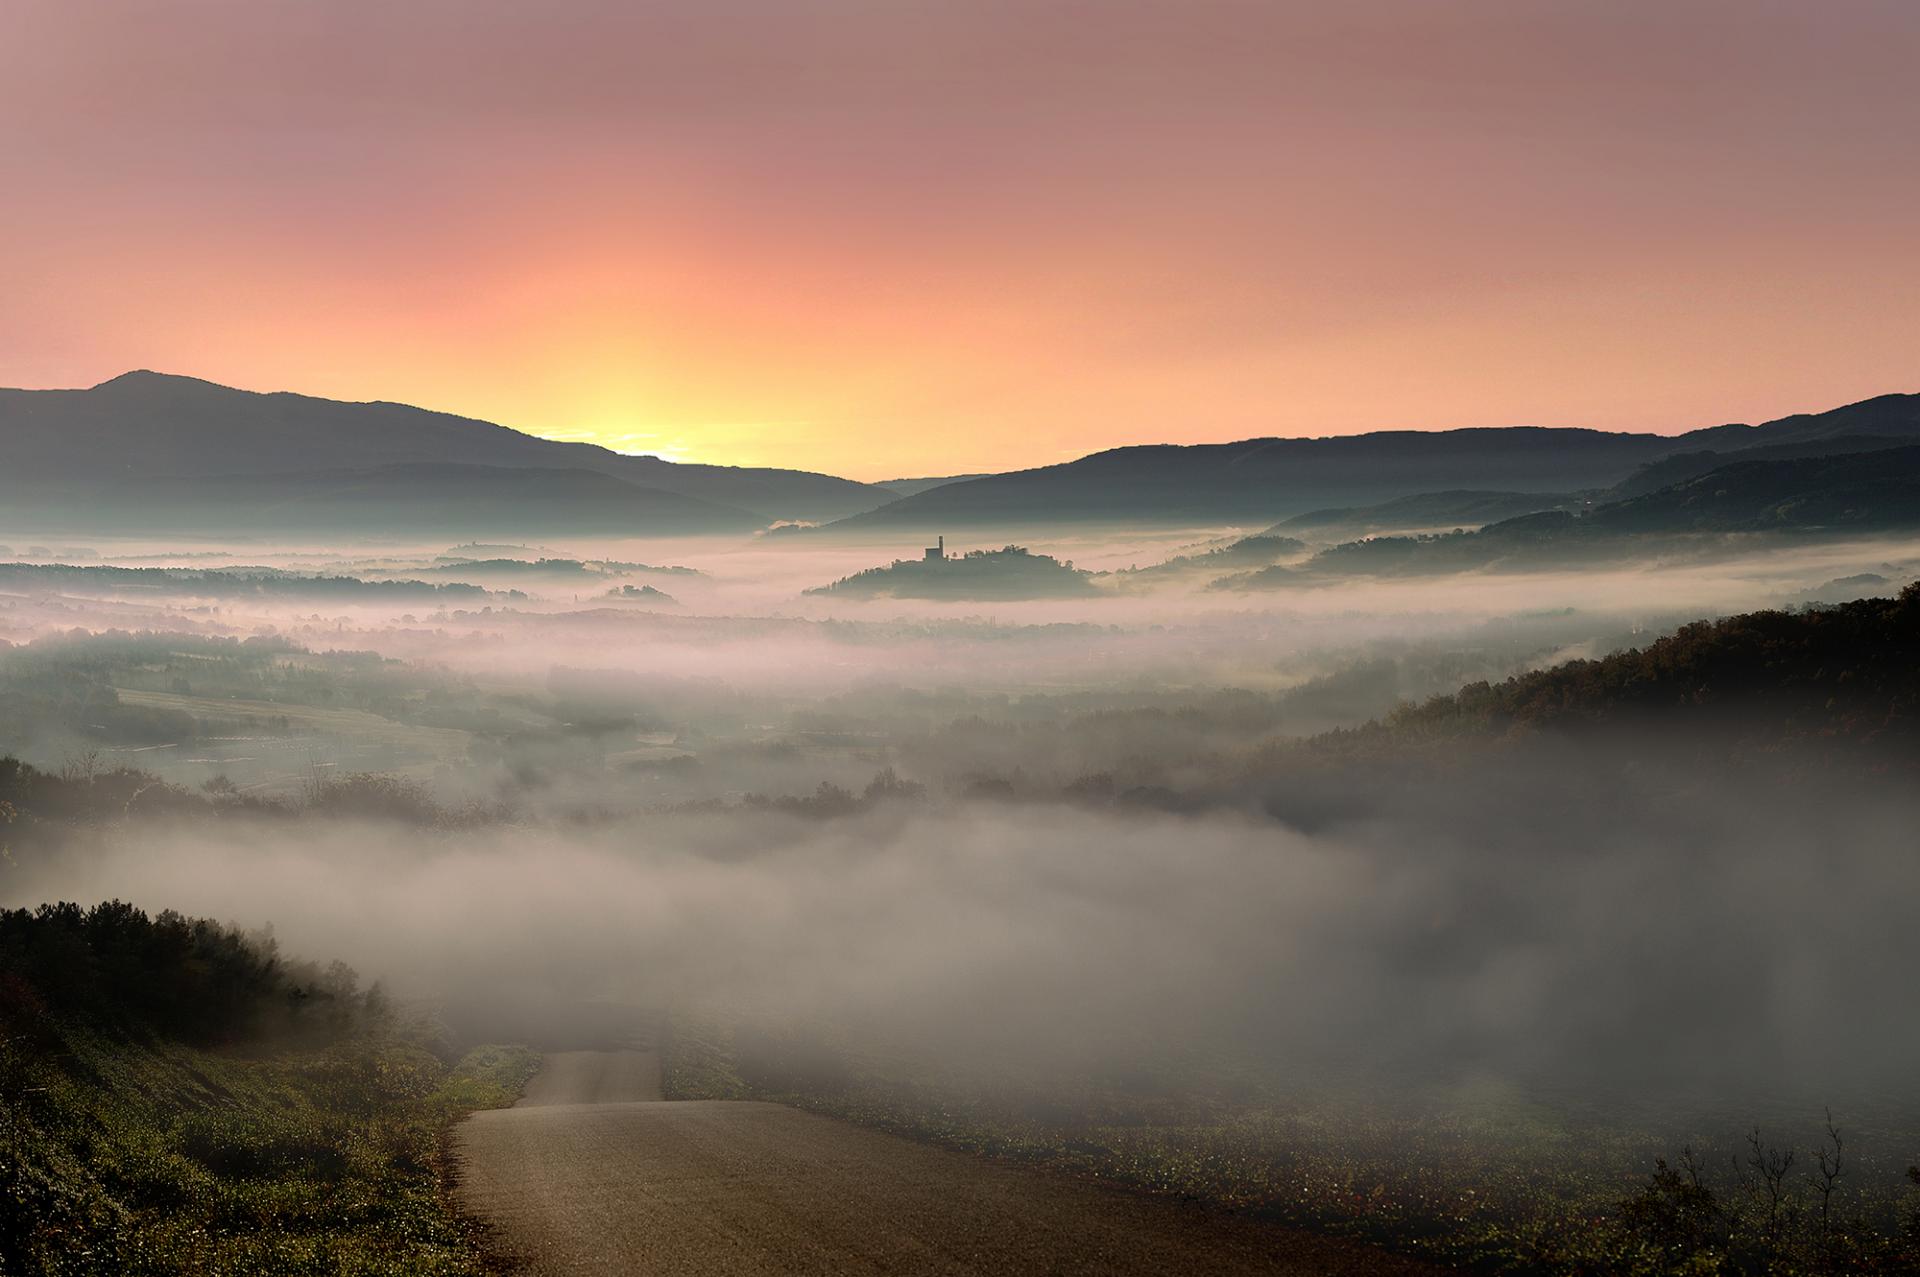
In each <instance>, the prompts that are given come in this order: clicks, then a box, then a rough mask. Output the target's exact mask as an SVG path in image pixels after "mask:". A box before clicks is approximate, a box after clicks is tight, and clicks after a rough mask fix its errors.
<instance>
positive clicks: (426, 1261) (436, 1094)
mask: <svg viewBox="0 0 1920 1277" xmlns="http://www.w3.org/2000/svg"><path fill="white" fill-rule="evenodd" d="M537 1064H538V1057H537V1056H535V1055H534V1054H533V1053H532V1052H529V1051H525V1050H523V1049H520V1048H482V1049H480V1050H476V1051H475V1052H473V1053H472V1054H470V1055H469V1056H468V1057H467V1058H466V1059H465V1060H463V1061H462V1062H461V1063H460V1064H458V1065H457V1066H455V1067H453V1068H448V1067H446V1066H444V1065H442V1064H441V1063H440V1062H439V1061H438V1060H436V1059H435V1058H434V1057H433V1056H432V1055H430V1054H429V1053H428V1052H426V1051H425V1050H423V1049H421V1048H420V1047H418V1046H415V1045H411V1044H409V1043H406V1042H404V1041H402V1040H400V1039H398V1038H394V1037H391V1036H387V1035H375V1036H362V1037H358V1038H355V1039H350V1040H349V1041H347V1042H345V1043H342V1044H340V1045H336V1046H334V1047H331V1048H329V1049H326V1050H321V1051H300V1052H274V1053H265V1054H254V1055H237V1054H232V1053H228V1052H215V1051H207V1050H200V1049H195V1048H192V1047H188V1046H183V1045H180V1044H177V1043H173V1042H168V1041H165V1040H161V1039H153V1038H122V1037H108V1036H102V1035H100V1034H97V1033H94V1032H91V1031H88V1030H84V1029H59V1030H53V1031H52V1033H51V1035H48V1034H46V1033H44V1032H43V1033H42V1034H41V1035H37V1036H29V1035H26V1034H18V1035H15V1036H13V1037H10V1038H7V1039H6V1040H5V1042H4V1044H0V1273H5V1274H15V1273H46V1274H95V1273H99V1274H109V1273H111V1274H137V1273H180V1272H196V1273H233V1274H255V1273H258V1274H277V1273H320V1272H325V1273H366V1274H375V1273H392V1274H402V1273H405V1274H417V1273H431V1274H461V1273H478V1272H483V1271H486V1270H487V1269H486V1263H485V1260H484V1257H483V1255H482V1252H481V1249H480V1247H479V1245H478V1242H477V1236H476V1226H475V1225H473V1224H471V1223H470V1222H468V1221H465V1220H462V1219H460V1218H459V1217H458V1216H456V1215H455V1214H454V1212H453V1210H452V1207H451V1204H450V1201H449V1199H448V1197H447V1194H446V1192H445V1188H446V1183H445V1178H446V1169H447V1168H446V1164H445V1161H444V1157H443V1137H444V1135H445V1132H446V1131H447V1128H448V1127H449V1126H450V1125H451V1124H452V1123H453V1121H455V1120H456V1119H457V1118H458V1117H459V1116H461V1115H462V1114H464V1113H465V1112H467V1111H470V1110H472V1109H476V1108H487V1107H495V1106H500V1105H505V1104H509V1103H511V1102H512V1100H513V1098H514V1097H515V1096H516V1095H517V1094H518V1093H519V1090H520V1088H521V1087H522V1086H523V1085H524V1084H525V1082H526V1080H527V1078H529V1077H530V1076H531V1075H532V1072H533V1069H534V1068H535V1067H537Z"/></svg>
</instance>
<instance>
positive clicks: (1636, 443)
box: [834, 395, 1920, 533]
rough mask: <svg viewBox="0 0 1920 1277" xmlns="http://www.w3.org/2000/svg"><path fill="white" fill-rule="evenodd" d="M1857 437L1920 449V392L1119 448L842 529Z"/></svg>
mask: <svg viewBox="0 0 1920 1277" xmlns="http://www.w3.org/2000/svg"><path fill="white" fill-rule="evenodd" d="M1848 436H1852V437H1862V436H1864V437H1869V438H1872V439H1876V440H1880V441H1881V442H1880V443H1877V444H1875V445H1873V446H1899V445H1901V444H1910V443H1917V442H1920V395H1882V396H1880V397H1879V398H1876V399H1869V400H1864V401H1862V402H1860V403H1857V404H1849V405H1847V406H1845V407H1842V408H1836V409H1833V410H1832V411H1830V412H1824V413H1812V414H1801V415H1798V416H1792V417H1783V418H1781V419H1779V420H1777V421H1771V422H1767V423H1765V424H1763V425H1759V426H1748V425H1728V426H1714V427H1710V428H1708V429H1705V430H1696V431H1692V432H1690V433H1687V434H1683V435H1676V436H1664V435H1650V434H1629V433H1605V432H1602V431H1597V430H1575V429H1552V428H1547V427H1539V426H1512V427H1500V428H1485V429H1468V430H1444V431H1383V432H1379V433H1375V434H1364V435H1348V436H1341V437H1334V438H1322V439H1248V440H1243V441H1241V442H1238V443H1227V444H1196V445H1188V446H1176V445H1171V444H1161V445H1149V446H1142V447H1131V448H1116V449H1112V450H1110V451H1106V452H1097V453H1094V454H1093V455H1091V456H1087V457H1082V458H1080V459H1079V460H1077V461H1070V462H1065V463H1063V464H1060V465H1053V466H1043V467H1040V468H1038V469H1034V470H1022V471H1018V472H1015V473H1012V474H1002V475H988V476H985V477H983V478H978V479H970V480H960V481H956V482H951V483H945V484H942V485H940V486H939V487H935V488H930V489H927V490H925V491H921V492H917V493H914V494H913V495H911V496H908V497H905V498H903V499H901V500H899V501H895V502H892V503H891V504H888V505H884V506H881V507H880V508H879V509H876V510H870V511H866V512H864V513H861V514H857V515H853V516H850V517H848V518H846V519H843V520H841V521H840V522H839V523H837V524H835V525H834V526H835V527H837V528H843V529H848V530H863V529H868V528H873V529H878V528H889V529H892V528H898V529H901V530H902V531H915V532H922V533H932V532H937V531H941V530H944V529H947V528H954V527H966V526H978V525H981V524H998V525H1046V524H1061V523H1102V522H1120V521H1125V522H1129V523H1136V524H1141V523H1145V524H1163V525H1164V524H1194V523H1207V524H1226V523H1258V524H1260V525H1262V526H1265V525H1268V524H1272V523H1274V522H1275V521H1276V520H1282V519H1286V518H1289V517H1291V516H1294V515H1298V514H1303V513H1306V512H1309V511H1315V510H1322V509H1326V508H1328V507H1343V506H1376V505H1380V504H1382V503H1385V502H1389V501H1394V500H1398V499H1401V498H1405V497H1411V496H1415V495H1417V494H1423V493H1437V492H1441V491H1444V490H1449V489H1480V490H1490V489H1491V490H1498V491H1501V492H1505V493H1509V494H1526V493H1541V494H1557V493H1570V492H1579V491H1583V490H1591V489H1607V488H1612V487H1613V486H1614V485H1616V484H1620V483H1622V482H1625V481H1628V480H1629V479H1630V478H1631V477H1632V476H1633V475H1634V474H1635V473H1636V472H1637V471H1639V470H1640V469H1641V468H1642V467H1645V466H1648V465H1651V464H1655V463H1658V462H1661V461H1663V460H1664V459H1666V458H1668V457H1671V456H1674V455H1675V454H1678V453H1700V452H1707V451H1711V452H1715V453H1719V454H1728V453H1731V454H1735V455H1737V454H1738V453H1740V452H1742V451H1744V450H1746V449H1750V448H1758V447H1770V446H1779V445H1806V444H1815V443H1819V442H1820V441H1823V440H1832V439H1838V438H1842V437H1848ZM1832 450H1833V451H1838V450H1840V449H1839V448H1837V447H1836V448H1834V449H1832Z"/></svg>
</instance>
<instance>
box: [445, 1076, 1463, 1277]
mask: <svg viewBox="0 0 1920 1277" xmlns="http://www.w3.org/2000/svg"><path fill="white" fill-rule="evenodd" d="M658 1087H659V1070H658V1064H657V1061H656V1060H655V1059H654V1058H653V1057H652V1056H651V1055H648V1054H645V1053H642V1052H567V1053H564V1054H561V1055H556V1056H552V1057H549V1065H548V1067H547V1068H546V1069H545V1070H543V1072H542V1073H541V1075H540V1076H539V1077H537V1078H536V1079H535V1080H534V1084H533V1085H532V1086H531V1087H529V1089H528V1095H527V1099H526V1100H524V1101H523V1102H522V1103H521V1104H520V1105H518V1106H516V1107H514V1108H510V1109H497V1110H494V1111H492V1112H486V1113H479V1114H476V1115H475V1116H474V1117H473V1118H472V1119H471V1120H470V1121H468V1122H465V1123H463V1124H462V1125H461V1128H460V1130H459V1132H458V1134H457V1137H456V1151H457V1156H458V1158H459V1162H460V1165H461V1187H460V1192H461V1198H462V1201H463V1203H464V1204H465V1205H466V1206H467V1207H468V1209H470V1210H473V1211H475V1212H477V1213H478V1214H480V1215H481V1216H482V1217H484V1218H486V1219H488V1220H489V1221H490V1222H491V1223H493V1224H494V1225H495V1228H496V1231H497V1238H498V1240H499V1242H500V1243H501V1248H502V1249H503V1250H505V1251H506V1252H508V1253H509V1254H511V1255H513V1256H515V1257H516V1258H518V1259H520V1260H522V1261H524V1262H526V1263H527V1265H528V1267H529V1269H530V1271H531V1272H532V1273H535V1274H541V1275H547V1274H569V1275H572V1274H591V1275H596V1277H597V1275H600V1274H620V1275H622V1277H626V1275H627V1274H649V1273H673V1274H684V1275H686V1277H704V1275H707V1274H714V1275H721V1277H735V1275H737V1274H776V1273H777V1274H812V1273H820V1274H827V1273H832V1274H878V1273H887V1274H920V1273H928V1274H933V1273H939V1274H958V1273H1022V1274H1024V1273H1048V1274H1082V1273H1084V1274H1148V1273H1151V1274H1157V1275H1158V1274H1188V1273H1192V1274H1211V1273H1221V1274H1225V1273H1285V1274H1308V1273H1311V1274H1342V1273H1352V1274H1413V1273H1424V1272H1427V1271H1429V1270H1426V1269H1424V1268H1422V1267H1421V1266H1419V1265H1416V1264H1413V1263H1410V1262H1406V1261H1401V1260H1397V1259H1393V1258H1390V1257H1387V1256H1383V1255H1380V1254H1378V1253H1377V1252H1374V1251H1371V1250H1368V1249H1366V1248H1364V1247H1360V1246H1354V1245H1350V1244H1347V1243H1343V1242H1339V1241H1335V1240H1331V1239H1327V1238H1322V1237H1318V1236H1315V1235H1312V1234H1308V1233H1299V1232H1294V1231H1291V1230H1287V1229H1281V1228H1274V1227H1270V1226H1266V1225H1263V1224H1259V1223H1257V1222H1255V1221H1252V1220H1247V1219H1243V1218H1239V1217H1236V1216H1231V1215H1225V1214H1220V1213H1216V1212H1210V1211H1206V1210H1202V1209H1200V1208H1198V1207H1194V1206H1190V1205H1187V1204H1184V1203H1179V1202H1170V1201H1164V1200H1160V1199H1156V1198H1149V1197H1143V1196H1140V1195H1137V1194H1133V1193H1128V1192H1124V1191H1120V1190H1115V1189H1108V1188H1104V1187H1101V1186H1099V1185H1094V1184H1088V1183H1083V1182H1081V1181H1078V1180H1074V1179H1071V1178H1068V1177H1065V1176H1060V1175H1053V1174H1049V1173H1046V1172H1042V1171H1037V1170H1031V1169H1027V1168H1023V1167H1014V1166H1006V1165H1001V1164H998V1163H993V1162H987V1161H982V1160H980V1159H978V1158H975V1157H971V1156H969V1155H967V1154H964V1153H958V1152H953V1151H950V1150H946V1149H939V1148H933V1147H930V1146H927V1145H923V1144H917V1143H913V1142H911V1141H908V1140H903V1139H898V1138H896V1137H894V1136H890V1135H884V1134H880V1133H879V1132H875V1131H869V1130H863V1129H861V1128H859V1127H855V1126H849V1125H847V1124H845V1123H842V1122H836V1121H834V1120H832V1119H830V1118H825V1117H820V1116H817V1115H815V1114H811V1113H803V1112H800V1111H799V1110H797V1109H791V1108H787V1107H785V1106H782V1105H778V1104H758V1103H745V1102H727V1101H689V1102H681V1103H674V1102H662V1101H659V1100H658V1099H656V1098H653V1097H656V1096H657V1095H658V1094H659V1090H658ZM616 1097H617V1098H616Z"/></svg>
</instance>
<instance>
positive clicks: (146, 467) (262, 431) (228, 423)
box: [0, 372, 894, 532]
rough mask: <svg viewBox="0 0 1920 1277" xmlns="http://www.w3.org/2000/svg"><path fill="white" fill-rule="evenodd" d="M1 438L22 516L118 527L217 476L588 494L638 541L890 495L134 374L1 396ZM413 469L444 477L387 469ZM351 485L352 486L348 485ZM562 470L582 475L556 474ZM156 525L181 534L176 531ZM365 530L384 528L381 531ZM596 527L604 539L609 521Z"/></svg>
mask: <svg viewBox="0 0 1920 1277" xmlns="http://www.w3.org/2000/svg"><path fill="white" fill-rule="evenodd" d="M0 441H4V446H5V456H6V461H7V465H6V467H5V470H4V473H0V496H4V497H5V498H7V499H8V501H9V504H10V506H12V507H13V511H12V512H13V513H15V517H16V518H19V517H20V515H21V514H22V513H32V512H33V511H35V510H37V509H39V508H42V507H47V506H54V507H55V508H57V501H55V500H54V499H53V498H58V499H60V500H65V501H73V500H85V501H92V502H95V503H98V504H100V505H102V506H103V507H106V506H111V507H113V508H115V510H116V513H117V517H118V519H119V520H120V522H121V523H122V524H125V523H127V522H129V521H137V516H138V514H139V513H140V511H141V510H142V509H143V508H144V506H145V505H146V504H148V503H150V502H151V503H157V504H158V505H159V506H160V507H162V508H163V509H164V508H165V507H166V506H168V505H169V503H171V504H172V505H175V506H178V505H181V504H189V505H190V504H192V503H193V502H195V501H204V500H205V499H206V498H205V496H204V494H205V493H207V492H208V491H210V489H208V488H206V487H205V486H203V485H205V484H206V483H207V482H208V481H231V480H235V479H250V480H265V481H268V483H269V486H272V487H274V488H275V489H276V490H277V491H280V492H282V493H287V494H290V495H289V496H288V499H289V500H294V501H302V502H304V504H306V505H307V506H308V507H309V508H315V509H317V508H318V506H319V505H320V504H324V502H323V501H322V500H321V499H320V498H317V497H315V496H312V495H309V496H306V497H301V496H299V495H298V490H299V489H301V488H302V487H303V486H304V487H306V488H310V489H313V490H314V491H315V492H324V491H332V492H335V493H337V494H338V495H337V496H336V497H333V498H328V499H332V500H337V501H340V502H344V503H346V504H348V505H353V504H354V503H355V502H356V501H361V502H362V503H363V504H370V503H368V502H366V499H365V498H356V497H354V496H353V495H352V492H353V491H355V490H357V491H359V492H361V493H371V492H372V491H373V490H374V489H378V488H381V487H386V488H389V489H404V488H405V487H406V486H407V485H408V483H409V482H410V481H414V480H430V481H431V484H432V487H433V493H434V500H436V501H440V502H450V503H451V504H452V505H454V506H456V507H473V508H479V507H492V508H498V507H499V503H500V502H501V501H507V502H510V503H511V504H512V505H514V506H528V507H531V506H534V505H544V506H546V507H547V509H546V510H545V512H544V513H541V514H537V515H536V514H534V513H533V512H532V511H531V510H521V511H520V512H519V513H520V515H521V523H520V525H519V526H524V527H544V528H551V529H552V530H555V531H564V530H569V529H572V528H573V526H574V525H573V524H572V523H571V522H570V521H569V515H570V513H571V511H572V510H573V509H574V508H575V507H574V506H573V502H574V500H575V498H576V497H577V496H579V495H580V494H588V495H586V496H585V497H584V499H585V500H586V502H587V505H588V506H589V507H590V508H591V509H593V510H594V511H595V512H596V513H595V519H596V520H600V519H601V517H602V516H603V515H605V514H606V513H607V512H608V511H609V510H610V509H612V508H613V507H616V506H620V505H622V504H624V505H625V506H626V507H627V514H626V516H624V517H627V518H630V520H631V521H630V522H625V523H621V524H619V527H620V528H622V529H624V530H629V531H633V532H677V531H712V530H718V529H727V530H733V529H739V528H748V527H754V526H763V525H765V524H767V523H770V522H772V521H774V520H776V519H808V520H820V519H832V518H838V517H841V516H844V515H847V514H850V513H853V512H856V511H860V510H865V509H870V508H872V507H874V506H876V505H878V504H880V503H881V502H883V501H887V500H890V499H892V497H893V495H894V494H893V493H892V492H891V491H889V490H887V489H884V488H879V487H875V486H873V485H871V484H862V483H855V482H852V481H851V480H847V479H839V478H835V477H833V476H831V475H823V474H814V473H810V472H808V471H802V470H777V469H744V468H738V467H732V466H708V465H682V464H678V463H674V462H668V461H662V460H660V459H658V458H655V457H630V456H625V455H622V454H620V453H616V452H611V451H609V450H607V449H605V448H600V447H596V446H594V445H592V444H584V443H560V442H556V441H553V440H549V439H541V438H537V437H535V436H533V435H528V434H522V433H521V432H519V431H516V430H510V429H508V428H506V427H505V426H498V425H494V424H492V423H489V422H485V421H476V420H474V419H472V418H467V417H457V416H453V415H450V414H447V413H440V412H429V411H426V410H424V409H420V408H412V407H408V406H406V405H404V404H395V403H343V402H339V401H335V400H330V399H318V398H314V397H311V396H307V395H296V394H287V393H273V394H257V393H254V392H252V391H245V390H235V389H232V388H230V387H227V386H220V385H216V384H214V383H212V382H208V381H200V380H197V379H195V378H191V377H176V376H167V375H163V374H160V373H152V372H132V373H127V374H125V375H124V376H120V377H115V378H114V379H113V380H111V381H107V382H103V383H101V384H100V385H98V386H94V387H92V388H91V389H88V390H0ZM406 466H414V467H437V468H438V469H437V470H421V471H411V472H409V471H406V470H397V469H394V467H406ZM457 467H467V469H466V470H464V471H462V470H459V469H456V468H457ZM506 471H538V472H542V473H543V474H544V475H545V478H544V479H543V480H542V481H541V482H540V483H535V484H530V485H529V486H528V487H527V489H526V490H525V491H524V492H523V493H520V494H518V495H515V494H513V493H511V492H510V491H509V489H510V488H511V487H512V486H513V485H512V484H511V483H508V482H505V481H503V480H501V479H500V478H499V475H500V474H501V473H502V472H506ZM349 474H350V475H355V476H359V477H358V478H354V479H345V478H342V476H344V475H349ZM563 474H564V475H571V476H574V477H572V478H570V479H566V480H562V479H559V478H557V476H560V475H563ZM584 476H598V477H599V478H598V479H597V480H595V479H590V478H587V477H584ZM463 480H471V481H472V482H473V488H472V491H471V492H470V493H466V494H463V493H462V491H461V489H462V484H463ZM606 481H612V483H608V482H606ZM613 483H617V484H619V485H621V486H620V487H614V486H612V484H613ZM648 493H656V494H660V496H658V497H648V496H647V495H646V494H648ZM399 495H404V493H401V494H399ZM22 503H24V504H25V506H26V507H27V509H26V510H25V511H22V510H21V509H20V507H21V505H22ZM369 512H371V513H374V514H375V517H377V518H380V519H384V517H385V515H386V513H387V512H386V511H367V510H363V512H362V514H361V515H360V517H361V518H365V517H367V515H368V513H369ZM414 523H415V524H417V523H418V520H417V519H416V520H414ZM163 526H164V527H166V528H167V530H174V528H175V527H176V526H177V520H164V521H163ZM222 526H225V525H222ZM360 526H361V527H362V528H363V529H364V530H385V529H384V526H383V524H380V523H376V524H375V525H374V526H373V527H372V528H366V526H365V525H364V524H363V525H360ZM489 526H492V525H489ZM581 530H587V529H581ZM592 530H602V525H601V523H600V522H596V523H595V524H594V527H593V529H592Z"/></svg>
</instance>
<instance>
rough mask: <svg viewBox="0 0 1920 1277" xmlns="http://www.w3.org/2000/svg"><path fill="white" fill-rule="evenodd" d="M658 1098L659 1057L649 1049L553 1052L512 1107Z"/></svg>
mask: <svg viewBox="0 0 1920 1277" xmlns="http://www.w3.org/2000/svg"><path fill="white" fill-rule="evenodd" d="M659 1098H660V1057H659V1056H658V1055H656V1054H655V1053H654V1052H652V1051H555V1052H553V1053H552V1054H550V1055H548V1056H547V1057H546V1058H545V1059H544V1060H543V1061H542V1062H541V1065H540V1071H539V1072H538V1073H536V1074H534V1075H533V1081H531V1082H529V1083H527V1089H526V1093H525V1094H523V1095H522V1096H521V1097H520V1102H519V1103H518V1104H517V1105H515V1106H514V1107H516V1108H544V1107H546V1106H548V1105H551V1104H626V1103H631V1102H633V1101H636V1100H657V1099H659Z"/></svg>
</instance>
